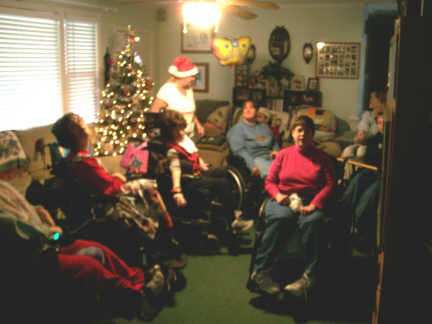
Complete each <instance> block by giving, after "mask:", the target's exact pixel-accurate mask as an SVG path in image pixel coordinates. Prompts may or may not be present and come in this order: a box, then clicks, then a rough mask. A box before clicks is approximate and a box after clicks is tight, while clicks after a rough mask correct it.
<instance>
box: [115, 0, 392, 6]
mask: <svg viewBox="0 0 432 324" xmlns="http://www.w3.org/2000/svg"><path fill="white" fill-rule="evenodd" d="M177 1H179V0H113V1H112V2H117V3H131V2H136V3H138V2H143V4H144V3H147V4H149V3H153V4H156V5H157V4H158V3H159V4H167V3H170V2H172V3H175V2H177ZM183 1H186V0H183ZM210 1H211V0H210ZM264 1H266V0H264ZM271 2H274V3H277V4H279V5H289V4H336V5H337V4H341V5H343V4H372V3H397V0H271Z"/></svg>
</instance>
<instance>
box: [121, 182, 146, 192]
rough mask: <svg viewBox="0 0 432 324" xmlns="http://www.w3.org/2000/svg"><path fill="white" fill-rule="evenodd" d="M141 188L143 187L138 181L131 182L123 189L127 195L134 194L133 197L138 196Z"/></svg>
mask: <svg viewBox="0 0 432 324" xmlns="http://www.w3.org/2000/svg"><path fill="white" fill-rule="evenodd" d="M140 188H141V186H140V185H139V183H138V182H137V181H129V182H126V183H125V184H124V185H123V188H122V189H123V190H124V193H126V194H129V193H132V194H133V195H136V194H137V193H138V190H140Z"/></svg>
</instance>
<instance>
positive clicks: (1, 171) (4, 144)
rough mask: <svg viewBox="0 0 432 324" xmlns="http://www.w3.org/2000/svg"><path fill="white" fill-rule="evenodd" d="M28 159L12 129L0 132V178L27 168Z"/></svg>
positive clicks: (17, 173) (8, 176) (9, 176)
mask: <svg viewBox="0 0 432 324" xmlns="http://www.w3.org/2000/svg"><path fill="white" fill-rule="evenodd" d="M28 165H29V159H28V158H27V156H26V154H25V152H24V150H23V147H22V145H21V143H20V141H19V139H18V137H17V136H16V134H15V132H13V131H5V132H0V179H9V178H12V177H13V176H16V175H19V174H21V173H22V172H24V171H26V170H28Z"/></svg>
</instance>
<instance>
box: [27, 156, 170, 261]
mask: <svg viewBox="0 0 432 324" xmlns="http://www.w3.org/2000/svg"><path fill="white" fill-rule="evenodd" d="M52 160H53V161H55V160H54V159H52ZM71 167H72V165H71V164H70V163H68V162H65V161H63V160H62V159H57V160H56V163H53V166H52V169H51V173H52V174H53V177H52V178H50V179H47V180H46V181H45V183H44V185H42V184H40V183H39V182H33V183H32V184H31V185H30V186H29V188H28V189H27V192H26V198H27V200H28V201H29V202H31V203H32V204H34V205H36V204H40V205H42V206H44V207H45V208H46V209H47V210H48V212H50V214H51V215H53V216H54V218H56V223H57V224H58V225H59V226H60V227H62V228H63V230H64V232H65V237H66V238H67V239H68V240H74V239H76V238H81V239H87V240H92V241H96V242H99V243H102V244H104V245H106V246H108V247H109V248H110V249H111V250H113V251H114V252H115V253H116V254H118V255H119V256H120V257H121V258H122V259H123V260H125V261H126V263H128V264H129V265H134V266H142V265H143V255H145V256H147V262H148V261H151V262H157V260H155V259H157V257H156V256H155V253H159V250H160V249H171V248H174V247H173V246H171V245H172V244H170V243H169V240H168V239H167V238H166V236H167V235H165V234H166V233H162V231H161V230H159V231H157V232H156V237H155V238H152V237H150V236H149V235H148V233H145V232H144V231H143V230H142V228H141V226H139V225H138V224H137V223H136V220H142V221H143V222H145V220H146V218H145V217H141V215H146V212H145V211H146V208H145V207H146V205H147V206H148V203H146V202H145V201H144V200H145V197H144V198H142V201H140V200H139V199H133V198H131V199H129V198H128V197H117V196H113V197H111V196H105V195H98V194H94V193H91V192H89V191H88V190H86V189H85V186H82V185H81V184H80V183H79V182H78V181H77V180H75V179H74V177H73V176H72V174H71ZM56 215H57V217H56ZM129 216H131V217H129ZM161 241H163V242H162V243H163V244H162V243H161ZM156 242H157V243H156Z"/></svg>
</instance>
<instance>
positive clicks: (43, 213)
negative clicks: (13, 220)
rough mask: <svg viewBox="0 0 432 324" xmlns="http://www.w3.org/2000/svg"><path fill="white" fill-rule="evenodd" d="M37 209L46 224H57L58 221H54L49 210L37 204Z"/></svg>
mask: <svg viewBox="0 0 432 324" xmlns="http://www.w3.org/2000/svg"><path fill="white" fill-rule="evenodd" d="M35 209H36V212H37V214H38V215H39V218H40V219H41V220H42V222H44V223H45V224H48V225H50V226H56V223H55V222H54V219H53V218H52V217H51V215H50V213H49V212H48V210H46V209H45V208H44V207H42V206H37V207H36V208H35Z"/></svg>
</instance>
